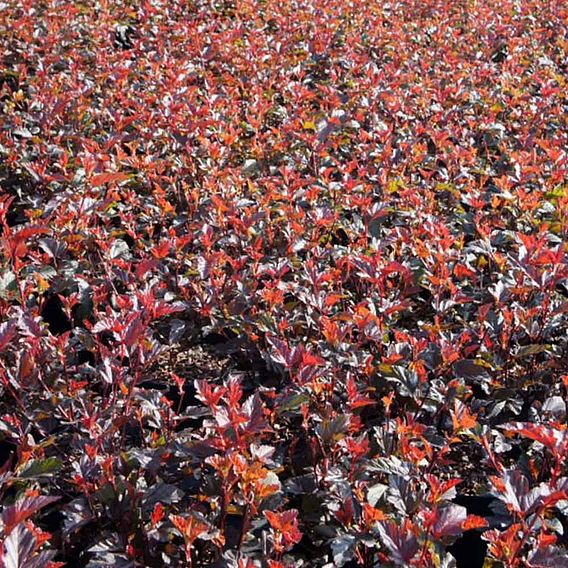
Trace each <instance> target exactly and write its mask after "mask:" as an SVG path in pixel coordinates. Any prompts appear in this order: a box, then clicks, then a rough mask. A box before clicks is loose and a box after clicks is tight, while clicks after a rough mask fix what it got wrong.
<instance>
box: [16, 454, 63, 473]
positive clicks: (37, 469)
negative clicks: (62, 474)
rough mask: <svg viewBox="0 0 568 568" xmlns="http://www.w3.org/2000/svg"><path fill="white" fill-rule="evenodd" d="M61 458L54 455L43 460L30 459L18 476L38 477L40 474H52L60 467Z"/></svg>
mask: <svg viewBox="0 0 568 568" xmlns="http://www.w3.org/2000/svg"><path fill="white" fill-rule="evenodd" d="M61 465H62V464H61V460H59V459H58V458H56V457H51V458H46V459H44V460H32V461H30V462H28V465H27V467H26V468H25V469H24V471H22V473H21V474H20V477H40V476H42V475H52V474H54V473H56V472H57V471H59V470H60V469H61Z"/></svg>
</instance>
